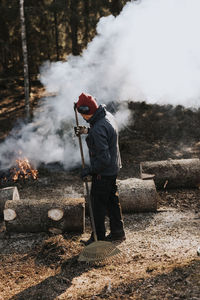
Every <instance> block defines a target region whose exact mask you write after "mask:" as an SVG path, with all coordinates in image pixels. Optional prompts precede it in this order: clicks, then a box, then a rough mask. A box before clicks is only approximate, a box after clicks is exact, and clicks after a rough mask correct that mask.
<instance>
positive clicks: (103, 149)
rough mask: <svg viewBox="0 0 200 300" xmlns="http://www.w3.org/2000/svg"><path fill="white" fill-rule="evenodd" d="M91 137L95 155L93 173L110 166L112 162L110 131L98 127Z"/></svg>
mask: <svg viewBox="0 0 200 300" xmlns="http://www.w3.org/2000/svg"><path fill="white" fill-rule="evenodd" d="M91 138H92V142H93V147H94V156H93V164H92V166H91V168H92V170H91V171H92V173H95V174H98V173H100V172H101V171H103V170H104V169H105V168H106V167H108V166H109V165H110V162H111V156H110V151H109V143H108V139H109V138H108V133H107V131H106V130H103V129H102V128H97V129H95V130H94V131H93V132H92V135H91Z"/></svg>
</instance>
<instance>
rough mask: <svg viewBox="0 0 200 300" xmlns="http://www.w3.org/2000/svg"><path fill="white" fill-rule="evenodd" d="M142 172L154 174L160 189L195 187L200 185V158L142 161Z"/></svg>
mask: <svg viewBox="0 0 200 300" xmlns="http://www.w3.org/2000/svg"><path fill="white" fill-rule="evenodd" d="M141 170H142V173H149V174H154V175H155V176H154V181H155V185H156V187H157V188H158V189H165V188H166V189H167V188H183V187H184V188H194V187H198V186H199V185H200V160H199V159H196V158H195V159H177V160H163V161H154V162H142V163H141Z"/></svg>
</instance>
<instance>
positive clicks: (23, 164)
mask: <svg viewBox="0 0 200 300" xmlns="http://www.w3.org/2000/svg"><path fill="white" fill-rule="evenodd" d="M37 178H38V170H36V169H35V168H34V167H33V166H32V165H31V163H30V162H29V160H28V158H26V157H19V158H17V159H16V161H15V164H14V165H13V166H12V167H11V168H10V169H6V170H0V185H5V184H7V183H13V182H24V181H25V180H36V179H37Z"/></svg>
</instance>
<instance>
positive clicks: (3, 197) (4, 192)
mask: <svg viewBox="0 0 200 300" xmlns="http://www.w3.org/2000/svg"><path fill="white" fill-rule="evenodd" d="M7 200H19V193H18V189H17V187H16V186H11V187H6V188H4V189H0V219H2V218H3V210H4V206H5V203H6V201H7Z"/></svg>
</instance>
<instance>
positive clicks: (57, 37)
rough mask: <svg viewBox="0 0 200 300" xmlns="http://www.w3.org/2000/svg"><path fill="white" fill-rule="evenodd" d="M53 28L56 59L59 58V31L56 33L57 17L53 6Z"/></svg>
mask: <svg viewBox="0 0 200 300" xmlns="http://www.w3.org/2000/svg"><path fill="white" fill-rule="evenodd" d="M54 4H56V0H54ZM53 14H54V28H55V42H56V59H57V60H59V59H60V53H59V42H58V41H59V36H58V35H59V33H58V18H57V10H56V6H55V11H54V13H53Z"/></svg>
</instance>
